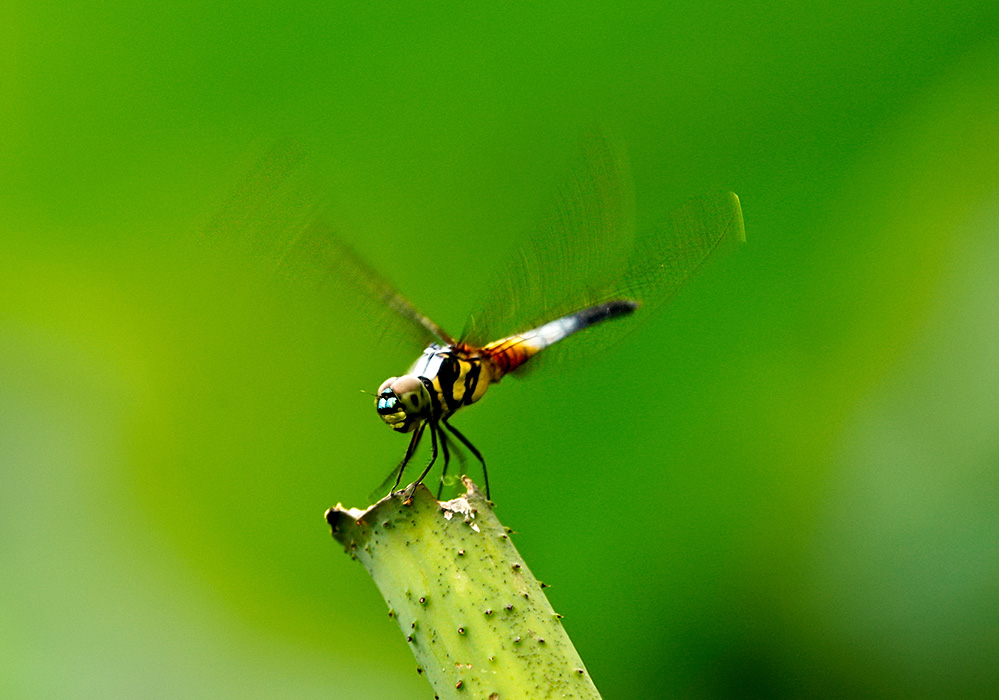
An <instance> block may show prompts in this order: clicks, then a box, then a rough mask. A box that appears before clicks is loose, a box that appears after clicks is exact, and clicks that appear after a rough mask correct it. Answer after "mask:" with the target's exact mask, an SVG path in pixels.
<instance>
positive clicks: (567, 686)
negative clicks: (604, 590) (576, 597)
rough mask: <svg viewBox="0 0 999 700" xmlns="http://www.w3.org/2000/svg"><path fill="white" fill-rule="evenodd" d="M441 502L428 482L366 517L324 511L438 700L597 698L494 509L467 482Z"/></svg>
mask: <svg viewBox="0 0 999 700" xmlns="http://www.w3.org/2000/svg"><path fill="white" fill-rule="evenodd" d="M462 480H463V481H464V484H465V488H466V489H467V493H465V495H463V496H460V497H459V498H456V499H454V500H453V501H447V502H444V503H439V502H438V501H437V499H435V498H434V497H433V495H432V494H431V493H430V491H429V490H427V488H426V487H425V486H423V485H422V484H421V485H419V486H418V487H416V489H415V490H414V491H413V495H412V498H411V500H409V501H406V500H404V497H403V495H402V494H403V492H397V493H394V494H392V495H390V496H387V497H386V498H383V499H382V500H381V501H379V502H378V503H377V504H375V505H373V506H371V507H370V508H369V509H367V510H363V511H362V510H358V509H346V508H343V507H342V506H341V505H337V506H336V507H335V508H330V509H329V510H328V511H327V512H326V520H327V522H329V524H330V527H331V528H332V530H333V537H334V538H335V539H336V540H337V541H338V542H340V543H341V544H342V545H343V546H344V548H345V550H346V552H347V553H348V554H350V555H351V557H353V558H356V559H359V560H360V561H361V563H362V564H364V567H365V568H366V569H367V570H368V573H370V574H371V577H372V578H373V579H374V581H375V584H376V585H377V586H378V589H379V590H380V591H381V593H382V595H383V596H384V598H385V601H386V602H387V603H388V606H389V617H393V618H395V619H396V621H397V622H398V623H399V627H400V629H402V633H403V634H404V635H405V636H406V641H407V642H408V643H409V647H410V649H411V650H412V651H413V655H414V656H415V657H416V661H417V671H418V672H420V673H423V674H425V675H426V676H427V679H428V680H429V681H430V684H431V685H432V686H433V688H434V690H435V692H436V693H437V697H438V698H442V699H444V700H451V699H454V700H458V699H461V698H482V700H503V699H507V700H528V699H533V698H580V699H583V700H599V699H600V694H599V693H598V692H597V689H596V687H595V686H594V685H593V681H592V680H590V676H589V674H588V673H587V671H586V668H585V667H584V666H583V662H582V661H581V660H580V658H579V654H577V653H576V650H575V648H574V647H573V646H572V642H571V641H570V640H569V636H568V635H567V634H566V632H565V630H564V629H563V628H562V623H561V615H559V614H557V613H556V612H555V611H554V610H553V609H552V606H551V604H550V603H549V602H548V598H547V597H546V596H545V594H544V592H543V591H542V588H543V586H544V584H542V583H540V582H539V581H538V580H537V579H536V578H534V575H533V574H531V572H530V570H529V569H528V567H527V564H525V563H524V560H523V559H522V558H521V557H520V554H518V553H517V550H516V548H515V547H514V546H513V543H512V542H511V541H510V535H509V530H507V529H506V528H505V527H504V526H503V525H502V524H501V523H500V522H499V520H498V519H497V518H496V515H495V514H494V513H493V510H492V507H491V504H490V503H489V501H487V500H486V499H485V498H484V497H483V495H482V493H481V492H480V491H479V490H478V488H477V487H476V486H475V484H473V483H472V481H471V479H469V478H468V477H463V479H462Z"/></svg>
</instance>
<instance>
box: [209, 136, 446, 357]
mask: <svg viewBox="0 0 999 700" xmlns="http://www.w3.org/2000/svg"><path fill="white" fill-rule="evenodd" d="M318 181H320V178H318V177H317V176H316V175H315V173H314V172H313V171H312V169H311V168H310V167H309V165H308V162H307V160H306V158H305V157H304V156H303V154H302V153H300V152H299V151H297V150H296V149H294V148H293V147H290V146H288V145H284V144H282V145H281V146H279V147H277V148H274V149H272V150H271V151H270V152H268V153H267V154H266V155H265V156H264V157H263V158H261V159H260V160H259V161H258V162H257V163H256V165H255V166H254V167H253V168H252V169H251V171H250V172H249V174H247V175H246V176H245V177H244V178H243V180H242V181H241V182H240V183H239V184H238V185H237V187H236V188H235V189H234V191H233V192H232V193H231V194H230V195H229V197H228V198H227V199H226V201H225V202H224V203H223V205H222V207H221V208H220V211H219V213H218V214H217V215H216V216H214V217H213V218H212V220H211V221H210V223H209V225H208V227H207V237H208V239H209V243H211V244H214V245H217V246H226V247H230V248H234V249H236V250H237V252H238V253H239V254H247V255H250V256H252V257H255V258H258V259H261V260H262V261H263V264H264V265H265V266H266V267H269V268H271V269H272V270H273V273H274V276H275V279H276V280H278V281H280V282H282V283H287V284H290V285H293V286H302V287H312V288H315V289H316V290H319V291H320V293H321V294H323V295H324V296H326V295H328V296H329V297H330V302H331V303H330V307H329V308H330V312H331V313H336V310H337V309H338V308H343V309H350V310H351V312H352V313H356V311H358V310H360V311H362V312H363V314H364V318H365V319H374V320H373V321H372V322H371V323H370V324H367V325H369V327H368V328H365V329H359V330H360V333H361V335H363V334H364V332H365V331H367V332H372V331H373V330H375V329H377V330H380V331H382V332H383V333H382V335H383V338H381V339H380V340H388V339H391V340H393V341H395V342H396V344H398V345H401V346H403V348H404V349H405V351H406V352H407V353H408V354H410V355H414V356H415V355H418V354H419V353H420V352H422V350H423V349H424V348H425V347H426V346H427V345H428V344H429V343H431V342H443V343H451V342H453V339H452V338H451V337H450V336H449V335H448V334H447V333H445V332H444V331H443V330H442V329H441V328H440V327H439V326H438V325H437V324H435V323H434V322H433V321H431V320H430V319H429V318H427V317H426V316H425V315H424V314H422V313H420V311H418V310H417V309H416V308H415V307H414V306H413V305H412V304H410V303H409V302H408V301H407V300H406V299H405V298H404V297H403V296H402V295H401V294H400V293H399V292H398V290H397V289H396V288H395V287H394V286H393V285H392V284H391V283H390V282H389V281H388V280H386V279H385V278H383V277H382V276H381V275H379V274H378V273H377V272H376V271H375V270H374V268H372V267H371V266H370V265H369V264H368V263H367V262H365V261H364V260H363V259H362V258H361V257H360V256H359V255H357V253H356V252H354V250H353V249H352V248H351V247H350V246H349V245H348V244H347V243H345V242H344V241H343V240H342V239H341V238H340V237H339V236H337V235H336V234H335V233H334V232H333V228H332V226H331V225H330V224H329V223H328V221H327V220H326V219H325V218H324V215H323V212H324V210H325V205H324V198H323V197H322V196H320V194H319V193H318V191H317V187H316V185H315V183H316V182H318ZM351 330H352V331H353V330H354V329H353V328H352V329H351Z"/></svg>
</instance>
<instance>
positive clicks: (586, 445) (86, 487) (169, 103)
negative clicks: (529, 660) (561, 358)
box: [0, 2, 999, 700]
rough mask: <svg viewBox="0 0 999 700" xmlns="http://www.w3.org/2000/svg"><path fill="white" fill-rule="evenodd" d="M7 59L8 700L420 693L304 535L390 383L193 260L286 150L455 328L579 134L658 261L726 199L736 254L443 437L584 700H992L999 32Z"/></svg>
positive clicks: (409, 23) (343, 340)
mask: <svg viewBox="0 0 999 700" xmlns="http://www.w3.org/2000/svg"><path fill="white" fill-rule="evenodd" d="M0 26H2V28H3V36H4V41H3V42H2V43H0V85H2V86H3V89H2V93H3V99H2V100H0V475H2V476H3V481H2V489H0V571H2V572H3V574H2V576H0V601H2V602H0V696H3V697H11V698H108V697H120V698H134V697H164V698H177V697H184V698H202V697H203V698H237V697H238V698H271V697H295V698H308V697H316V698H319V697H322V698H330V697H332V698H351V699H357V700H364V699H367V698H410V697H412V698H421V697H430V695H431V693H430V691H429V688H428V686H427V685H426V683H425V681H424V680H423V679H422V678H420V677H419V676H418V675H417V674H416V672H415V668H414V662H413V660H412V658H411V656H410V654H409V652H408V650H407V649H406V645H405V642H404V641H403V640H402V638H401V637H400V635H399V633H398V629H397V628H396V626H395V624H394V623H393V622H392V621H391V620H390V619H389V618H388V616H387V615H386V610H385V605H384V603H383V602H382V601H381V600H380V598H379V596H378V594H377V592H376V590H375V589H374V587H373V586H372V585H371V583H370V580H369V579H368V577H367V576H366V575H365V573H364V572H363V571H362V570H361V568H360V567H359V566H357V565H356V564H355V563H353V562H351V561H349V559H348V558H347V557H344V556H342V554H341V553H340V550H339V547H338V546H337V545H335V543H333V542H332V540H331V539H330V538H329V534H328V529H327V527H326V526H325V524H324V522H323V519H322V514H323V512H324V511H325V509H326V508H328V507H329V506H330V505H332V504H333V503H335V502H336V501H343V502H344V503H345V504H348V505H357V506H361V505H364V497H365V495H366V494H367V493H368V492H369V491H370V489H371V488H373V487H374V485H376V484H377V483H378V482H379V481H380V480H381V479H382V478H383V477H384V476H385V473H387V471H388V470H389V469H390V468H391V466H392V464H393V463H394V461H395V460H397V459H398V458H399V456H400V455H401V453H402V451H403V449H404V447H405V444H404V443H405V440H404V439H400V438H399V436H397V435H393V434H391V433H390V431H388V430H386V429H385V427H384V426H383V425H381V424H380V421H379V420H378V419H377V417H376V416H375V414H374V410H373V408H372V405H371V399H370V397H366V396H364V395H363V394H361V393H360V391H361V390H362V389H364V390H368V391H372V390H374V389H375V388H376V387H377V386H378V384H379V383H380V382H381V381H382V380H383V379H384V378H385V377H386V376H389V375H391V374H395V373H397V372H399V371H401V370H403V369H405V367H406V366H407V364H408V362H409V361H410V360H411V358H409V357H401V356H398V355H396V354H393V353H392V352H382V351H381V350H380V349H379V346H377V344H376V341H377V338H378V331H379V329H372V328H371V325H372V323H371V321H372V319H369V318H367V317H366V316H363V315H361V314H359V313H357V312H356V311H354V310H352V309H350V308H340V307H336V306H332V305H330V304H329V303H328V299H327V298H326V297H322V296H320V295H318V294H316V293H315V292H314V291H310V290H306V291H303V292H302V293H301V294H297V295H296V294H292V293H290V292H289V293H288V294H287V295H279V296H278V297H277V298H275V296H274V295H272V294H270V293H269V292H268V291H267V287H266V286H265V284H264V281H265V280H266V279H267V276H268V271H267V270H265V269H262V268H261V266H259V265H257V264H256V263H255V261H253V260H252V259H250V258H248V257H247V258H239V257H238V256H236V257H229V258H224V257H223V258H221V259H220V256H218V255H213V254H211V253H210V251H208V250H207V249H206V247H205V246H204V245H203V241H201V240H200V232H201V231H202V230H203V229H204V226H205V223H206V222H207V221H208V219H209V217H210V216H211V215H212V213H213V211H215V210H216V208H217V207H218V206H219V205H220V203H221V202H222V200H223V198H224V195H225V192H226V190H227V188H228V187H230V186H231V185H232V184H233V183H234V182H235V180H236V179H237V178H238V177H239V175H240V173H242V172H244V171H245V169H246V168H247V167H249V165H250V164H251V163H252V161H253V158H254V155H255V154H259V153H260V152H261V149H264V148H266V147H267V145H268V144H270V143H273V142H274V141H275V140H278V139H284V138H290V139H293V140H294V141H295V142H297V143H298V144H299V145H300V146H302V147H303V148H304V149H305V150H306V151H308V152H309V153H310V154H311V156H312V158H313V161H314V164H315V166H316V169H317V171H318V172H320V173H322V177H323V182H321V183H319V186H320V187H322V188H324V189H325V190H326V191H328V195H329V198H330V200H331V202H332V205H333V208H332V211H333V212H334V219H335V221H334V223H335V224H336V226H337V230H338V231H339V232H340V233H341V235H342V236H343V237H344V238H345V239H347V240H349V241H351V242H352V243H353V244H354V245H355V246H356V247H357V248H358V249H359V250H360V251H361V252H362V253H363V254H364V255H365V256H366V257H368V258H369V259H370V260H371V261H372V262H373V264H374V265H375V266H376V267H377V268H378V269H380V270H382V271H384V272H385V274H386V275H388V276H389V277H390V278H392V279H393V280H394V281H395V282H396V283H397V284H398V285H399V286H400V288H402V289H403V290H404V291H405V292H406V293H407V294H408V295H409V296H410V297H411V299H412V300H413V301H414V302H415V303H416V304H417V305H418V306H419V307H420V308H421V309H422V310H424V311H425V312H427V313H428V314H430V315H432V316H433V317H434V318H435V319H437V320H438V321H439V322H440V323H442V324H443V325H445V327H447V328H450V329H455V330H453V331H452V332H457V329H460V328H461V327H462V325H463V323H464V319H465V314H467V313H468V312H469V311H471V310H472V309H470V308H469V305H470V303H471V301H470V300H471V299H475V298H477V297H478V296H479V292H480V291H481V290H480V287H479V285H480V284H481V283H482V281H483V280H487V279H489V278H490V275H491V274H492V273H494V272H495V271H496V270H498V269H499V268H500V267H501V266H502V265H503V264H504V262H505V260H504V259H503V254H505V251H507V250H508V248H509V243H508V242H507V240H506V239H507V238H508V237H514V239H515V236H516V233H517V232H518V231H522V230H525V229H527V228H528V227H529V222H531V221H532V220H533V219H534V218H535V217H536V216H537V215H538V214H539V213H540V212H542V211H543V209H544V206H545V203H546V195H547V192H549V191H550V190H551V188H552V187H553V186H554V184H555V183H556V182H557V180H558V177H559V173H560V172H561V171H562V168H563V165H564V163H565V161H566V160H567V159H568V158H569V156H570V154H571V150H572V148H573V144H574V143H575V141H576V140H577V138H578V137H579V135H580V134H581V133H583V132H584V131H585V130H586V129H588V128H591V127H593V126H594V125H598V124H601V123H606V124H611V125H612V126H613V127H614V128H615V129H617V130H618V131H619V132H620V134H621V136H622V138H623V139H624V141H625V142H626V144H627V146H628V149H629V157H630V161H631V168H632V172H633V175H634V181H635V191H636V195H637V210H636V211H637V217H638V221H639V225H640V226H641V227H654V226H655V224H656V221H657V220H658V219H661V218H662V217H664V216H665V214H666V213H667V212H668V211H669V210H670V209H671V208H673V207H674V206H676V205H677V204H679V203H680V202H682V201H683V200H684V199H685V198H686V197H688V196H692V195H696V194H699V193H703V192H714V191H718V190H728V189H731V190H733V191H735V192H737V193H738V194H739V196H740V198H741V200H742V204H743V209H744V212H745V216H746V231H747V238H748V243H747V244H746V246H745V247H744V248H743V249H742V250H741V251H739V253H738V254H737V255H732V256H729V257H727V258H726V259H724V260H723V261H720V262H719V264H718V265H715V266H713V267H712V268H711V269H710V270H708V271H706V273H705V274H704V275H701V276H700V277H699V278H698V279H697V280H695V283H694V284H693V285H692V286H691V287H690V288H689V290H687V292H686V293H684V294H683V295H681V296H680V297H679V298H678V299H677V300H676V301H675V302H674V303H673V304H672V305H671V306H670V307H669V308H668V309H667V310H666V311H665V312H663V313H661V314H658V315H657V316H656V317H655V318H654V319H650V320H649V321H648V322H647V323H646V324H645V325H644V326H643V327H642V328H641V329H640V330H639V331H638V332H636V333H635V334H633V335H632V336H630V337H629V339H628V342H627V343H625V344H623V345H621V346H618V347H617V348H615V349H613V350H612V351H611V352H609V353H608V354H607V355H606V356H598V357H587V358H583V359H580V360H579V361H578V362H574V361H569V362H566V363H565V364H564V365H563V366H560V367H554V368H549V369H550V370H551V371H547V372H544V373H538V374H537V375H535V376H531V377H530V378H529V381H522V382H517V381H509V382H507V381H504V383H503V384H502V385H500V386H499V387H496V388H495V389H494V390H493V391H491V392H490V396H489V398H488V399H487V400H484V401H483V402H482V404H481V405H478V406H476V407H474V409H469V410H468V411H467V413H466V415H465V416H463V417H462V420H461V422H460V423H459V425H460V427H461V428H462V430H463V431H464V432H465V433H466V434H468V435H470V436H472V437H473V438H474V439H475V441H476V444H477V445H478V446H479V447H480V448H481V449H482V450H483V451H484V453H485V454H486V455H487V456H488V458H489V460H490V466H491V474H490V476H491V478H492V481H493V484H492V485H493V489H494V496H495V500H496V502H497V505H498V508H499V514H500V516H501V518H502V519H503V521H504V522H505V523H507V524H509V525H511V526H513V527H514V528H515V529H516V530H518V531H519V532H520V534H519V535H518V536H517V537H516V540H515V541H516V544H517V547H518V549H519V551H520V552H521V553H522V554H523V556H524V557H525V559H526V560H527V561H528V562H529V564H530V566H531V568H532V570H533V571H534V572H535V573H536V574H537V575H538V576H539V577H540V578H541V579H543V580H545V581H546V582H549V583H551V584H553V586H554V587H553V588H552V589H551V590H550V598H551V600H552V602H553V604H554V605H555V607H556V608H557V609H558V610H559V611H560V612H562V613H564V614H565V615H566V618H565V620H564V623H565V627H566V629H567V630H568V632H569V634H570V636H571V637H572V639H573V642H574V644H575V645H576V648H577V650H578V651H579V653H580V655H581V656H582V658H583V659H584V661H585V663H586V665H587V668H588V670H589V671H590V673H591V674H592V677H593V679H594V681H595V682H596V684H597V686H598V688H599V689H600V690H601V693H602V694H603V695H604V697H607V698H628V697H684V698H735V697H761V698H792V697H795V698H796V697H813V698H823V697H829V698H832V697H887V698H912V697H935V698H946V697H954V698H958V697H959V698H975V697H980V698H988V697H995V696H996V694H997V693H999V672H997V671H996V664H995V658H996V655H995V650H996V649H997V648H999V626H997V625H996V624H995V621H996V620H997V619H999V609H997V608H999V554H997V552H999V398H997V397H999V359H997V353H996V348H997V345H999V304H997V303H996V300H997V299H999V276H997V275H996V272H995V271H996V270H997V269H999V10H997V6H996V5H995V3H994V2H978V3H962V4H954V3H930V2H923V3H875V4H871V3H867V2H863V3H854V4H849V3H847V4H842V3H835V4H833V3H830V4H819V5H816V4H804V3H781V4H773V3H771V4H768V5H765V6H759V5H754V4H746V3H731V4H725V3H710V4H706V5H705V4H703V3H702V4H697V5H694V4H691V5H684V6H671V5H663V4H661V3H649V4H644V3H635V4H633V5H630V6H624V7H619V8H614V9H612V8H611V7H610V6H608V5H606V4H592V5H579V4H576V3H571V4H570V3H565V4H558V3H548V4H545V5H544V6H543V7H540V8H539V7H537V6H536V4H533V3H531V4H528V3H525V4H521V5H506V6H496V7H492V8H489V9H478V8H476V9H471V7H470V6H468V5H467V4H454V5H448V6H438V8H437V9H436V10H434V11H433V12H428V11H424V10H420V9H417V6H416V5H413V6H405V5H388V4H386V5H379V6H372V5H370V4H369V5H367V6H366V9H347V8H345V7H340V6H338V5H336V4H333V3H302V4H299V5H297V6H294V7H290V6H275V7H271V6H266V5H252V4H251V5H247V4H245V3H243V4H237V5H233V6H231V7H225V6H221V5H213V6H205V5H203V4H197V3H193V4H180V5H177V4H174V5H171V6H152V5H150V6H148V7H146V6H139V5H133V4H130V3H116V4H115V3H112V4H107V3H105V4H103V5H101V6H99V7H97V6H91V5H86V4H79V3H70V4H68V5H67V4H52V3H30V4H29V3H19V4H15V5H12V6H6V7H4V9H2V10H0ZM500 239H503V242H502V243H501V244H498V243H497V241H498V240H500ZM357 465H364V469H360V470H359V469H358V467H357ZM473 476H475V474H474V473H473ZM553 494H557V498H554V497H553ZM553 500H556V501H562V502H564V503H565V504H566V507H565V508H564V509H561V510H558V511H556V512H551V511H550V510H547V509H546V505H547V504H549V503H551V502H552V501H553Z"/></svg>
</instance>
